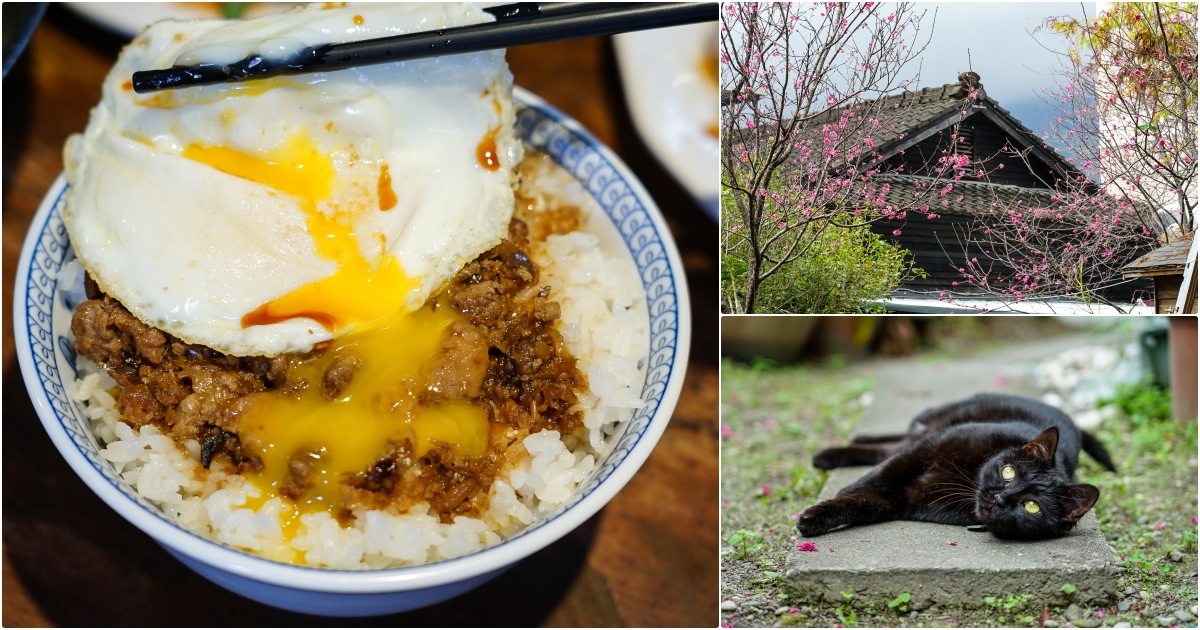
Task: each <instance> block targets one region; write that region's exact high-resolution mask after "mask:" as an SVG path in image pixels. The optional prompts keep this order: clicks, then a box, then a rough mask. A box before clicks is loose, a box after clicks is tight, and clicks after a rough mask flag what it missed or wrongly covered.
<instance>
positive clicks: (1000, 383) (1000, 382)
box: [992, 376, 1008, 387]
mask: <svg viewBox="0 0 1200 630" xmlns="http://www.w3.org/2000/svg"><path fill="white" fill-rule="evenodd" d="M1007 384H1008V379H1007V378H1005V377H1003V376H997V377H996V378H993V379H992V385H994V386H996V387H1004V386H1005V385H1007Z"/></svg>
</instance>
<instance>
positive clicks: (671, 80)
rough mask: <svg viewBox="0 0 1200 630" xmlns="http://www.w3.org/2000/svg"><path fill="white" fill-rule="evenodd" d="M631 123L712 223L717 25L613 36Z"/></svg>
mask: <svg viewBox="0 0 1200 630" xmlns="http://www.w3.org/2000/svg"><path fill="white" fill-rule="evenodd" d="M613 42H614V46H615V48H616V53H617V64H618V65H619V66H620V68H621V84H622V85H623V86H624V87H625V101H626V103H627V104H628V105H629V111H630V114H631V115H632V116H633V124H634V125H635V126H636V127H637V130H638V133H639V134H641V136H642V139H643V140H645V141H646V145H647V146H649V147H650V150H651V151H652V152H653V153H654V156H655V157H657V158H658V160H659V162H662V164H663V166H665V167H666V169H667V170H668V171H670V172H671V174H672V175H674V176H675V178H676V179H678V180H679V182H680V183H681V184H683V187H684V188H686V189H687V191H688V192H689V193H691V195H692V197H694V198H695V199H696V201H698V202H699V203H700V205H702V206H703V207H704V211H705V212H707V213H708V215H709V216H711V217H712V218H713V220H714V221H715V220H716V218H717V205H718V196H719V192H720V191H719V187H718V183H717V182H718V181H719V173H718V170H719V167H718V164H719V163H720V152H719V147H718V144H717V136H716V135H715V132H716V130H717V128H718V120H719V116H720V112H719V107H718V103H719V99H718V97H717V83H716V76H715V74H712V75H710V74H709V72H708V71H706V70H705V65H706V64H711V67H712V69H713V70H715V66H716V50H717V24H716V23H715V22H707V23H704V24H692V25H689V26H677V27H674V28H662V29H657V30H652V31H640V32H636V33H624V34H621V35H617V36H616V37H614V38H613Z"/></svg>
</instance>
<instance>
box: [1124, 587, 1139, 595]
mask: <svg viewBox="0 0 1200 630" xmlns="http://www.w3.org/2000/svg"><path fill="white" fill-rule="evenodd" d="M1122 592H1123V593H1125V594H1126V595H1133V594H1134V593H1136V592H1137V589H1135V588H1133V587H1132V586H1127V587H1125V590H1124V591H1122Z"/></svg>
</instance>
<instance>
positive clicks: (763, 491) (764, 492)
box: [762, 486, 771, 496]
mask: <svg viewBox="0 0 1200 630" xmlns="http://www.w3.org/2000/svg"><path fill="white" fill-rule="evenodd" d="M762 493H763V496H766V495H768V494H771V489H770V488H769V487H767V486H763V487H762Z"/></svg>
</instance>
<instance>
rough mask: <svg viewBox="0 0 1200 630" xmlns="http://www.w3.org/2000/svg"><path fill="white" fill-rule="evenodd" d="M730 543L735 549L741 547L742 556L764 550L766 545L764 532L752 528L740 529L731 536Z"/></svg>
mask: <svg viewBox="0 0 1200 630" xmlns="http://www.w3.org/2000/svg"><path fill="white" fill-rule="evenodd" d="M729 544H730V545H731V546H733V548H734V549H737V548H739V547H740V548H741V551H742V558H746V557H749V555H750V554H752V553H758V552H759V551H762V550H763V549H764V548H765V547H766V545H764V544H763V535H762V532H756V531H754V530H750V529H739V530H737V531H736V532H734V533H733V535H732V536H730V537H729Z"/></svg>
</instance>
